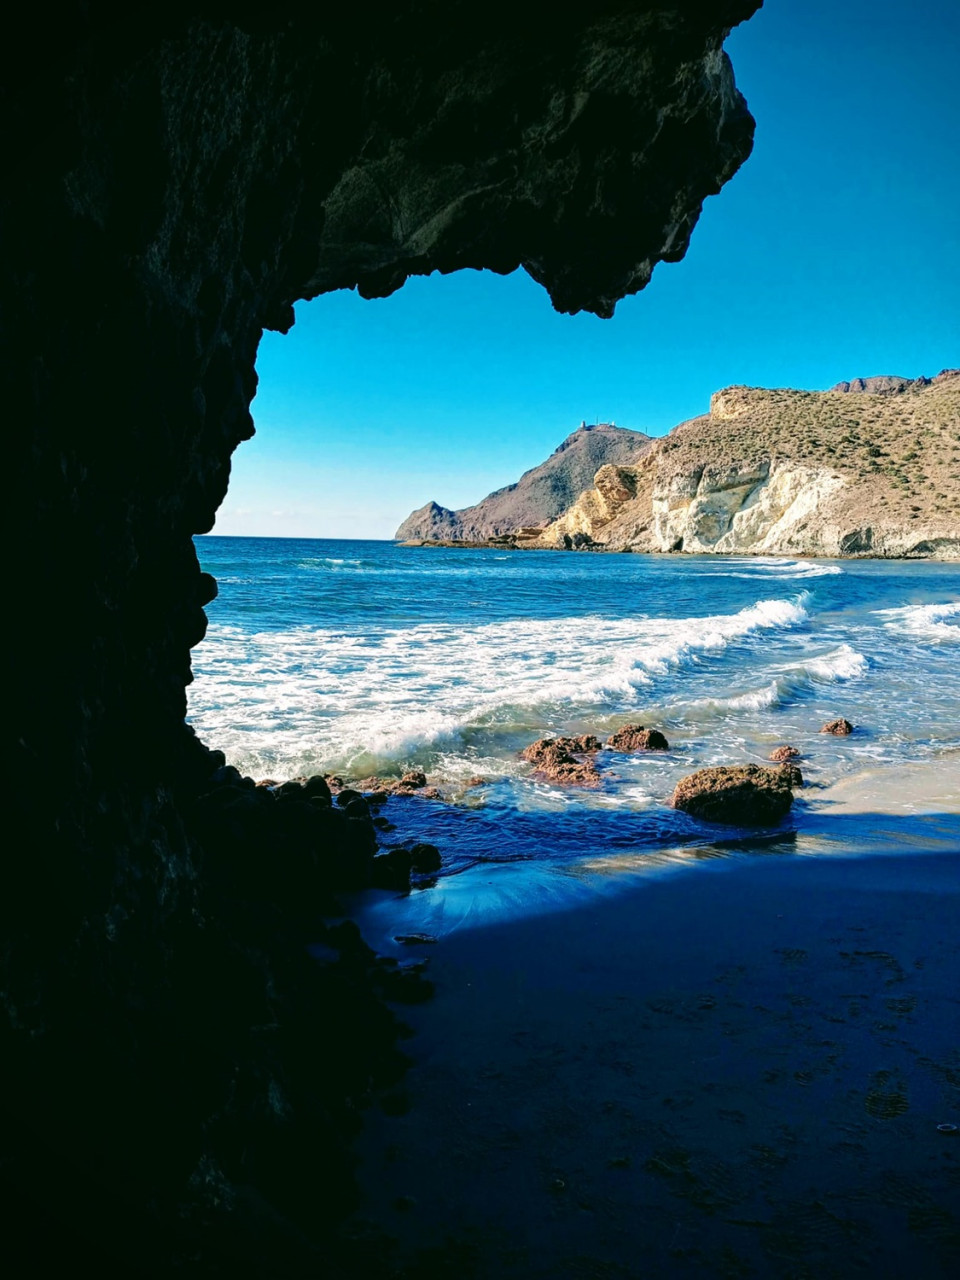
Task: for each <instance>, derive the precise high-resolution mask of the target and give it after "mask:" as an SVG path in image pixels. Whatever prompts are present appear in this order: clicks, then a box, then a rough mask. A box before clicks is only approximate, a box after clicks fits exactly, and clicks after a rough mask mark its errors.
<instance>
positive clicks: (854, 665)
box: [686, 644, 870, 714]
mask: <svg viewBox="0 0 960 1280" xmlns="http://www.w3.org/2000/svg"><path fill="white" fill-rule="evenodd" d="M869 666H870V664H869V662H868V661H867V659H866V658H865V657H864V655H863V654H862V653H858V652H857V650H856V649H854V648H852V647H851V646H850V645H848V644H841V645H839V646H838V647H837V648H836V649H832V650H830V652H828V653H823V654H818V655H814V656H813V657H805V658H803V659H802V660H801V661H799V662H792V663H780V664H776V665H772V666H768V667H766V668H765V669H764V674H765V675H769V676H770V677H771V678H770V679H769V681H767V682H766V683H765V684H763V685H761V686H760V687H759V688H755V689H747V690H745V691H744V692H743V693H735V694H731V695H730V696H729V697H725V698H703V699H701V700H700V701H699V702H693V703H687V704H686V705H687V706H688V707H690V708H691V709H692V710H693V711H695V712H696V711H706V712H708V713H715V714H724V713H726V712H729V711H764V710H768V709H769V708H771V707H780V706H785V705H786V704H788V703H790V702H793V701H795V700H796V699H797V698H800V697H802V696H803V695H804V694H805V693H807V692H809V691H810V689H812V688H814V687H815V686H817V685H823V684H832V683H834V682H836V681H846V680H856V679H858V678H859V677H860V676H863V675H865V674H866V672H867V671H868V669H869Z"/></svg>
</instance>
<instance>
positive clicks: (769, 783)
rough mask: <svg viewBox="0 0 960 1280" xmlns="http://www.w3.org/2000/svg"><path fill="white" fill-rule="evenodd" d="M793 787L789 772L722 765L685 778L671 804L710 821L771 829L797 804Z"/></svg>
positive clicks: (678, 785)
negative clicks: (770, 826) (771, 826)
mask: <svg viewBox="0 0 960 1280" xmlns="http://www.w3.org/2000/svg"><path fill="white" fill-rule="evenodd" d="M796 772H797V773H799V772H800V771H799V770H796ZM793 785H794V783H793V781H792V777H791V774H790V773H789V772H788V771H787V770H786V769H782V768H781V769H764V768H761V766H760V765H756V764H742V765H720V766H718V767H716V768H713V769H700V770H699V771H698V772H697V773H692V774H690V776H689V777H687V778H682V779H681V780H680V782H678V783H677V787H676V790H675V791H674V793H673V795H672V797H671V799H670V803H671V804H672V805H673V807H674V808H675V809H682V810H683V812H684V813H689V814H692V815H693V816H694V817H695V818H704V819H705V820H706V821H707V822H726V823H733V824H735V825H737V826H745V827H762V826H769V825H771V824H773V823H777V822H779V821H780V819H781V818H782V817H783V816H784V814H785V813H787V812H788V810H789V808H790V806H791V805H792V804H793V792H792V790H791V787H792V786H793Z"/></svg>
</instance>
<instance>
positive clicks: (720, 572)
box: [711, 556, 843, 581]
mask: <svg viewBox="0 0 960 1280" xmlns="http://www.w3.org/2000/svg"><path fill="white" fill-rule="evenodd" d="M721 563H722V564H724V565H736V566H737V567H736V568H735V569H727V568H717V569H711V575H712V576H713V577H717V578H746V579H748V580H749V579H753V580H754V581H755V580H757V579H758V578H759V579H761V580H764V581H770V580H771V579H777V580H781V579H783V580H803V579H805V578H825V577H836V575H837V574H840V573H843V569H842V567H841V566H840V565H838V564H819V563H817V562H816V561H814V560H790V559H787V558H785V557H778V556H770V557H766V556H765V557H764V558H763V559H762V560H761V559H757V560H751V561H747V562H745V561H744V560H742V559H740V558H732V559H729V560H726V559H725V560H723V561H721ZM747 566H749V567H747Z"/></svg>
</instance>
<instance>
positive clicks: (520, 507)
mask: <svg viewBox="0 0 960 1280" xmlns="http://www.w3.org/2000/svg"><path fill="white" fill-rule="evenodd" d="M653 442H654V438H653V437H652V436H648V435H647V434H646V433H645V432H642V431H631V430H629V429H628V428H626V427H618V426H615V425H614V424H613V423H598V424H596V425H590V426H588V425H587V424H586V423H581V425H580V426H579V427H578V428H577V429H576V431H572V432H571V433H570V434H569V435H568V436H566V437H565V438H564V439H563V440H562V441H561V442H560V444H559V445H557V447H556V449H554V451H553V452H552V453H551V454H550V455H549V457H547V458H546V459H545V460H544V461H543V462H541V463H539V464H538V465H537V466H534V467H530V468H529V469H528V470H527V471H525V472H524V473H523V475H522V476H521V477H520V478H519V480H516V481H514V482H513V483H512V484H508V485H503V486H502V487H501V488H499V489H495V490H494V491H493V493H489V494H487V496H486V497H485V498H483V499H481V500H480V501H479V502H476V503H474V504H473V505H472V506H469V507H462V508H460V509H459V510H456V511H453V510H451V509H450V508H448V507H443V506H441V505H440V504H439V503H438V502H428V503H425V504H424V506H422V507H419V508H418V509H417V510H416V511H413V512H411V513H410V515H409V516H407V518H406V520H404V521H403V523H402V524H401V525H400V527H399V529H398V530H397V532H396V534H395V535H394V536H395V537H396V538H397V539H398V540H400V541H407V540H425V541H447V540H453V541H468V542H470V541H483V540H485V539H487V538H493V537H502V536H505V535H509V534H513V533H514V532H516V530H517V529H521V528H528V529H536V528H542V527H544V526H546V525H547V524H549V523H550V522H551V521H552V520H555V519H556V518H557V517H558V516H560V515H562V513H563V512H564V511H565V510H566V509H567V508H568V507H570V506H571V505H572V503H574V502H575V501H576V499H577V498H578V497H579V495H580V493H582V491H583V490H584V489H585V488H587V486H588V485H589V484H590V483H591V482H592V480H593V477H594V475H595V474H596V472H597V470H598V468H599V467H601V466H603V465H605V464H607V463H625V462H628V461H635V460H636V459H637V458H639V457H640V456H641V455H642V454H643V453H644V452H646V450H647V449H649V448H650V447H651V446H652V444H653Z"/></svg>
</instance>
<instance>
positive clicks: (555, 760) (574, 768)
mask: <svg viewBox="0 0 960 1280" xmlns="http://www.w3.org/2000/svg"><path fill="white" fill-rule="evenodd" d="M599 750H600V739H599V738H595V737H594V736H593V734H589V733H585V734H581V735H580V737H577V738H538V739H537V741H536V742H532V743H531V744H530V746H529V747H525V748H524V750H523V751H521V752H520V758H521V759H522V760H529V761H530V763H531V764H532V765H534V766H535V771H536V773H538V774H539V775H540V776H541V777H543V778H545V779H546V780H547V781H548V782H560V783H564V784H567V785H569V784H573V785H579V786H586V787H595V786H597V785H599V782H600V774H599V773H598V772H597V767H596V765H595V764H594V763H593V761H592V760H584V759H583V757H584V756H585V755H592V754H593V753H594V752H596V751H599Z"/></svg>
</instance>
